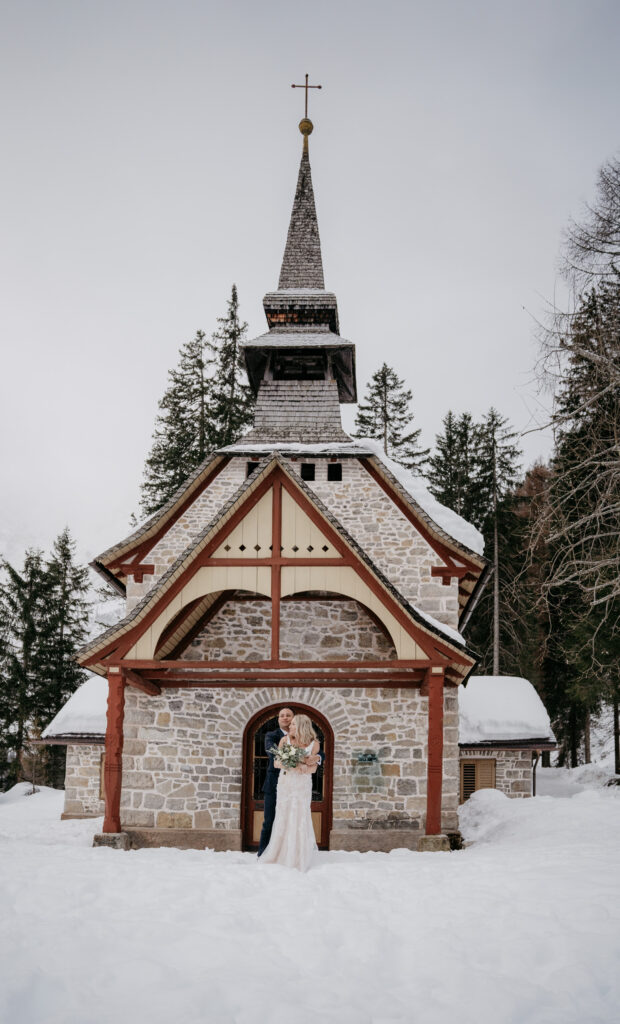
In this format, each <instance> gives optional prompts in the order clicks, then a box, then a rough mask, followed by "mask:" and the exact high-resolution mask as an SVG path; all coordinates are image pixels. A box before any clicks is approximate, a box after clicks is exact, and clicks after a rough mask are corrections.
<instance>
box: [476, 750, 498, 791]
mask: <svg viewBox="0 0 620 1024" xmlns="http://www.w3.org/2000/svg"><path fill="white" fill-rule="evenodd" d="M476 789H495V758H491V757H488V758H485V759H484V760H483V759H482V758H481V759H480V760H479V761H476Z"/></svg>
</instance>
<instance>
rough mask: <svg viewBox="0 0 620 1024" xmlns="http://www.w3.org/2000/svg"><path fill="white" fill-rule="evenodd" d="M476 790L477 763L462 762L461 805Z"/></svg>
mask: <svg viewBox="0 0 620 1024" xmlns="http://www.w3.org/2000/svg"><path fill="white" fill-rule="evenodd" d="M475 789H476V762H475V761H461V803H465V801H466V800H468V799H469V797H470V796H471V795H472V793H473V792H474V790H475Z"/></svg>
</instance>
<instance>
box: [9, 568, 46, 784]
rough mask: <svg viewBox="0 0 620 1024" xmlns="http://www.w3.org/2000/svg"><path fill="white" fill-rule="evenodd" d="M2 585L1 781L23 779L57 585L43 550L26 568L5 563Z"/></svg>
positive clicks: (43, 676)
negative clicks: (51, 579) (53, 583)
mask: <svg viewBox="0 0 620 1024" xmlns="http://www.w3.org/2000/svg"><path fill="white" fill-rule="evenodd" d="M2 569H3V574H4V579H3V581H2V585H1V586H0V645H1V646H0V676H1V678H2V688H1V690H0V737H1V738H0V783H1V784H2V786H3V787H4V788H6V787H8V786H12V785H14V783H16V782H18V781H19V779H20V772H21V757H22V753H23V751H24V748H25V746H26V743H27V735H28V726H29V724H30V723H31V722H32V721H33V720H34V718H35V717H36V714H37V710H38V706H37V705H38V698H39V693H40V689H41V686H42V680H45V679H46V675H47V672H48V669H49V636H50V603H51V588H50V584H49V578H48V575H47V573H46V571H45V565H44V562H43V554H42V552H41V551H38V550H36V549H33V550H30V551H27V552H26V555H25V559H24V567H23V569H22V571H21V573H20V572H18V571H17V570H16V569H14V568H13V566H12V565H10V564H9V563H8V562H6V561H3V562H2Z"/></svg>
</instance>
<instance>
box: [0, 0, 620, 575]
mask: <svg viewBox="0 0 620 1024" xmlns="http://www.w3.org/2000/svg"><path fill="white" fill-rule="evenodd" d="M619 28H620V5H619V4H618V3H617V0H609V2H606V0H599V2H597V0H583V2H571V0H548V2H545V0H536V2H530V0H519V2H518V3H517V2H512V3H504V2H501V0H489V2H483V3H480V2H475V0H474V2H468V3H464V2H441V0H432V2H431V0H428V2H424V3H421V2H419V0H407V2H400V0H381V2H378V0H375V2H368V0H356V2H338V0H329V2H323V0H313V2H312V3H310V2H309V0H306V2H304V3H294V2H291V0H286V2H281V3H280V2H272V0H262V2H260V3H256V2H255V0H254V2H239V0H229V2H227V3H216V2H209V0H196V2H190V0H166V2H164V0H143V2H140V0H122V2H116V0H105V2H101V0H93V2H90V0H75V2H70V0H0V35H1V39H0V110H1V120H0V124H1V126H2V127H1V130H2V141H3V157H2V188H1V189H0V217H1V250H0V251H1V259H2V266H1V268H0V281H1V284H0V288H1V289H2V295H1V302H0V331H1V335H0V336H1V340H2V373H1V378H0V473H1V475H0V486H1V489H2V499H1V506H0V511H1V517H2V519H1V521H0V551H1V552H2V553H4V554H5V555H6V556H7V557H9V558H10V559H14V560H17V561H19V560H20V559H21V557H22V554H23V550H24V547H25V546H27V545H39V546H42V547H44V548H48V547H49V546H50V544H51V542H52V540H53V538H54V537H55V536H56V535H57V534H58V533H59V531H60V530H61V529H62V528H63V527H64V525H65V524H68V525H69V526H70V528H71V530H72V532H73V534H74V536H75V537H76V539H77V541H78V546H79V554H80V557H82V558H88V559H90V558H92V557H94V555H95V554H97V553H98V552H99V551H101V550H102V549H104V548H105V547H107V546H108V545H110V544H111V543H113V542H114V541H116V540H118V539H119V538H120V537H122V536H124V535H125V534H126V533H127V532H128V529H127V526H128V518H129V516H130V514H131V512H132V511H138V499H139V490H138V488H139V483H140V480H141V476H142V467H143V464H144V459H145V456H146V454H147V452H148V450H149V446H150V438H151V433H152V429H153V424H154V420H155V415H156V412H157V401H158V399H159V398H160V397H161V395H162V393H163V391H164V389H165V386H166V375H167V372H168V370H169V369H170V368H171V367H172V366H173V365H174V364H175V362H176V359H177V353H178V349H179V346H180V345H181V344H182V343H183V342H185V341H187V340H189V338H191V337H192V336H193V335H194V333H195V331H196V329H197V328H202V329H203V330H205V331H207V332H209V333H210V332H211V331H212V330H213V329H214V327H215V319H216V317H217V316H218V315H222V314H223V313H224V312H225V310H226V301H227V299H228V297H229V294H230V287H231V284H232V282H233V281H234V282H236V284H237V286H238V289H239V297H240V302H241V310H242V313H243V315H244V317H245V319H246V320H248V321H249V324H250V333H251V335H257V334H260V333H263V331H264V330H265V320H264V315H263V311H262V297H263V295H264V293H265V292H266V291H268V290H270V289H273V288H274V287H276V285H277V280H278V273H279V268H280V262H281V258H282V253H283V250H284V242H285V237H286V230H287V226H288V219H289V216H290V210H291V204H292V198H293V193H294V187H295V182H296V177H297V169H298V163H299V157H300V154H301V136H300V135H299V132H298V130H297V123H298V121H299V119H300V117H301V115H302V113H303V93H301V92H300V91H296V90H295V91H293V90H292V89H291V88H290V85H291V83H292V82H303V76H304V73H305V72H306V71H307V72H309V73H310V76H311V81H313V82H320V83H321V84H322V86H323V89H322V91H321V92H318V91H314V92H313V93H311V98H310V116H311V118H312V120H313V121H314V124H315V131H314V134H313V135H312V138H311V145H310V158H311V162H312V172H313V180H314V188H315V196H316V201H317V210H318V217H319V227H320V231H321V239H322V246H323V262H324V268H325V280H326V287H327V288H329V289H330V290H333V291H335V292H336V294H337V296H338V301H339V310H340V324H341V330H342V334H343V336H344V337H346V338H348V339H350V340H351V341H353V342H355V344H356V346H357V368H358V389H359V391H360V392H362V391H363V387H364V385H365V383H366V381H367V380H368V378H369V376H370V374H371V373H372V372H373V371H374V370H375V369H377V367H378V366H379V365H380V363H381V362H382V361H383V360H386V361H387V362H388V363H389V364H391V365H392V366H394V368H395V369H396V370H397V372H398V373H399V374H400V375H401V376H403V377H405V378H406V380H407V382H408V384H409V385H410V386H411V387H412V389H413V392H414V409H415V415H416V420H417V424H418V425H419V426H421V427H422V429H423V436H424V441H425V443H426V444H432V442H433V440H434V436H435V434H436V432H437V431H438V430H439V429H440V426H441V419H442V417H443V416H444V415H445V413H446V411H447V410H448V409H449V408H451V409H453V410H455V411H457V412H460V411H464V410H470V411H471V412H472V413H473V414H474V415H475V416H477V417H478V416H481V415H482V414H483V413H484V412H485V411H486V410H487V409H488V407H489V406H490V405H491V404H493V405H495V406H496V407H497V408H498V409H499V410H500V411H501V412H502V413H503V414H504V415H505V416H508V417H509V418H510V420H511V422H512V423H513V424H514V426H515V428H516V429H518V430H519V431H525V430H528V429H530V428H531V427H533V426H536V424H537V423H541V424H542V423H544V422H545V421H546V411H545V409H546V407H548V404H549V400H548V396H545V395H541V394H539V393H538V391H537V386H536V382H535V378H534V365H535V362H536V355H537V351H536V340H535V332H534V324H535V321H536V320H537V319H538V318H540V317H542V316H544V313H545V309H546V307H547V304H548V303H549V302H551V301H553V299H554V295H556V294H557V260H558V252H559V245H560V239H561V232H562V229H563V227H564V226H565V224H566V222H567V220H568V218H569V216H570V215H576V216H578V215H579V213H580V210H581V208H582V204H583V202H584V201H585V200H587V199H588V198H591V197H592V196H593V195H594V186H595V181H596V173H597V169H598V167H599V166H600V164H601V163H602V162H603V161H604V160H605V159H606V158H608V157H609V156H610V155H611V154H613V153H614V152H617V150H618V146H619V143H620V139H619V136H618V123H619V122H618V96H619V95H620V61H619V60H618V53H619V52H620V36H619ZM344 409H345V415H344V422H345V427H351V426H352V424H353V413H354V407H350V406H349V407H344ZM549 446H550V441H549V436H548V433H545V432H543V433H533V434H532V433H530V434H527V435H526V436H525V437H524V438H523V447H524V450H525V464H526V465H528V464H530V463H531V462H533V461H534V460H535V459H536V458H537V457H539V456H542V457H544V456H546V455H548V452H549Z"/></svg>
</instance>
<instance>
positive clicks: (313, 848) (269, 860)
mask: <svg viewBox="0 0 620 1024" xmlns="http://www.w3.org/2000/svg"><path fill="white" fill-rule="evenodd" d="M285 742H286V743H291V744H292V745H293V746H295V747H303V748H304V749H305V751H306V760H308V759H311V760H312V761H314V760H316V754H318V752H319V741H318V739H317V738H316V733H315V731H314V729H313V727H312V722H311V721H310V719H309V718H308V716H307V715H295V717H294V718H293V721H292V722H291V724H290V726H289V730H288V736H283V737H282V739H281V740H280V743H279V746H280V747H281V746H282V744H283V743H285ZM276 764H278V762H277V761H276ZM278 767H279V768H280V774H279V777H278V799H277V802H276V816H275V820H274V823H273V830H272V833H271V839H270V840H269V846H268V847H267V848H266V850H265V851H264V852H263V854H262V856H261V858H260V863H261V864H283V865H284V866H285V867H287V868H297V869H298V870H299V871H307V870H308V868H309V867H310V866H311V864H312V862H313V860H314V858H315V856H316V853H317V845H316V840H315V838H314V828H313V826H312V815H311V813H310V803H311V800H312V775H313V774H314V772H315V771H316V769H317V765H316V764H305V763H304V762H302V763H301V764H300V765H299V766H298V767H297V768H283V767H282V765H281V764H280V765H278Z"/></svg>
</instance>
